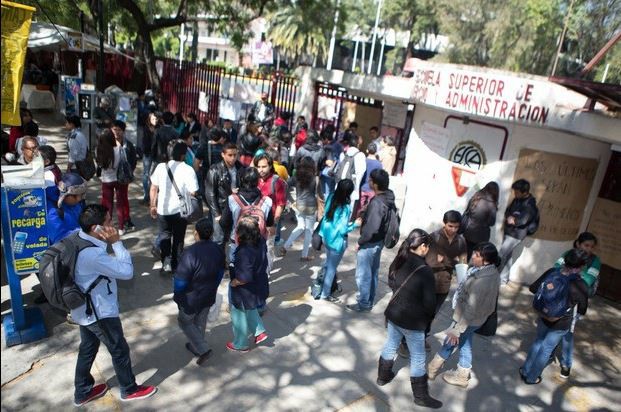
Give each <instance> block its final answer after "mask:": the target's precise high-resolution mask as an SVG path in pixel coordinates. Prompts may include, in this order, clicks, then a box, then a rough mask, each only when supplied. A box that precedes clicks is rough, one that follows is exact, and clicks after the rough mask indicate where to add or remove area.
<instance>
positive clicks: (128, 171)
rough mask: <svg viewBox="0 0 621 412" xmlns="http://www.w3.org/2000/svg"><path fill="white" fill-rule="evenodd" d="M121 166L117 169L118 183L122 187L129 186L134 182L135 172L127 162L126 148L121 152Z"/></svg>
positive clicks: (122, 148)
mask: <svg viewBox="0 0 621 412" xmlns="http://www.w3.org/2000/svg"><path fill="white" fill-rule="evenodd" d="M119 158H120V159H119V166H118V167H117V169H116V181H117V182H118V183H120V184H122V185H126V184H129V183H131V182H133V181H134V172H133V171H132V167H131V166H130V164H129V162H128V161H127V154H126V153H125V147H124V146H121V148H120V150H119Z"/></svg>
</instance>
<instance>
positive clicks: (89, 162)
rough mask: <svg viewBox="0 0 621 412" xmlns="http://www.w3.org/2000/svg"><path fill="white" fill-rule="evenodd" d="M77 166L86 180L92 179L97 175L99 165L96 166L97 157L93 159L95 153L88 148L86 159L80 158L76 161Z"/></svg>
mask: <svg viewBox="0 0 621 412" xmlns="http://www.w3.org/2000/svg"><path fill="white" fill-rule="evenodd" d="M75 167H76V169H78V173H79V174H80V176H82V177H83V178H84V180H86V181H89V180H91V179H92V178H93V176H95V173H96V172H97V166H95V159H93V155H92V153H91V151H90V150H88V149H87V150H86V157H85V158H84V160H78V161H77V162H75Z"/></svg>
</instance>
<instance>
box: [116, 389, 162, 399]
mask: <svg viewBox="0 0 621 412" xmlns="http://www.w3.org/2000/svg"><path fill="white" fill-rule="evenodd" d="M155 392H157V386H150V385H149V386H144V385H138V389H136V391H135V392H134V393H131V394H129V395H125V396H121V400H122V401H123V402H129V401H135V400H137V399H144V398H148V397H149V396H153V395H155Z"/></svg>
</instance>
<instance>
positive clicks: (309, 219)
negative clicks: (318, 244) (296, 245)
mask: <svg viewBox="0 0 621 412" xmlns="http://www.w3.org/2000/svg"><path fill="white" fill-rule="evenodd" d="M296 218H297V220H298V225H297V226H296V227H295V229H293V231H292V232H291V234H290V235H289V239H287V241H286V242H285V244H284V248H285V249H289V248H290V247H291V245H293V242H295V240H296V239H297V238H298V237H300V235H301V234H302V233H304V248H303V249H302V257H307V256H308V248H309V247H310V243H311V238H312V236H313V229H315V221H316V220H317V219H316V218H315V215H300V214H298V213H296Z"/></svg>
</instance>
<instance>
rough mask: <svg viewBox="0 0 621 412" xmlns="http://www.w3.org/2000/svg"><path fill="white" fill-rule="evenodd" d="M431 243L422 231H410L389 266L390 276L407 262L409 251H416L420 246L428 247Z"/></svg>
mask: <svg viewBox="0 0 621 412" xmlns="http://www.w3.org/2000/svg"><path fill="white" fill-rule="evenodd" d="M431 242H432V238H431V236H430V235H429V233H427V232H425V231H424V230H423V229H414V230H412V231H411V232H410V234H409V235H408V237H407V238H406V239H405V240H404V241H403V242H402V243H401V246H400V247H399V251H398V252H397V256H396V257H395V259H394V260H393V261H392V263H391V264H390V268H389V269H388V273H389V274H390V275H392V274H394V273H395V272H396V271H397V270H399V269H400V268H401V266H403V264H404V263H405V262H406V261H407V260H408V257H409V255H410V249H416V248H417V247H419V246H420V245H430V244H431Z"/></svg>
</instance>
